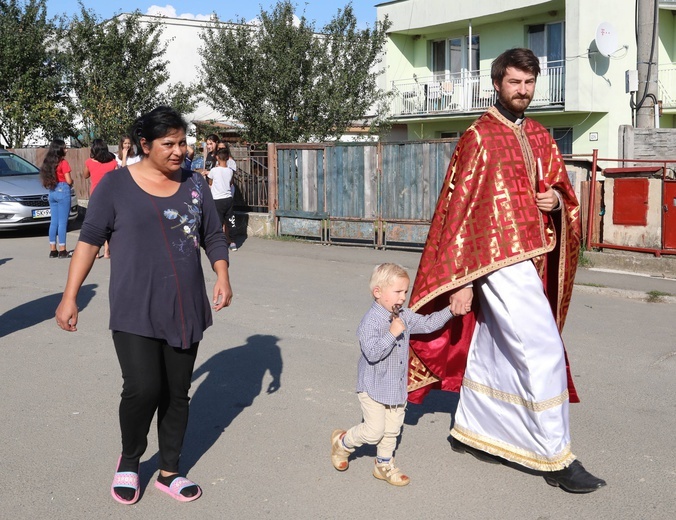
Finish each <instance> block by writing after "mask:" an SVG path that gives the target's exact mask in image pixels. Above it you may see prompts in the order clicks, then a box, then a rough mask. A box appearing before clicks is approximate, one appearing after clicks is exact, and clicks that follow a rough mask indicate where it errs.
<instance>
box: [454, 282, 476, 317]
mask: <svg viewBox="0 0 676 520" xmlns="http://www.w3.org/2000/svg"><path fill="white" fill-rule="evenodd" d="M473 297H474V290H473V289H472V287H471V286H470V287H462V288H460V289H456V290H455V291H453V292H451V296H450V298H449V302H450V304H451V305H450V307H451V312H452V313H453V316H464V315H465V314H467V313H468V312H469V311H470V310H472V298H473Z"/></svg>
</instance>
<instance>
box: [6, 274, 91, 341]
mask: <svg viewBox="0 0 676 520" xmlns="http://www.w3.org/2000/svg"><path fill="white" fill-rule="evenodd" d="M97 287H98V285H97V284H89V285H83V286H82V288H81V289H80V292H79V293H78V296H77V304H78V307H79V309H80V311H82V310H83V309H85V308H86V307H87V305H89V302H90V301H91V300H92V298H93V297H94V295H95V294H96V288H97ZM60 302H61V293H57V294H50V295H49V296H43V297H42V298H38V299H37V300H33V301H31V302H26V303H23V304H21V305H19V306H18V307H14V308H13V309H10V310H8V311H7V312H5V313H4V314H3V315H2V316H0V338H2V337H4V336H7V335H8V334H11V333H12V332H17V331H19V330H22V329H27V328H29V327H32V326H33V325H37V324H38V323H42V322H43V321H46V320H52V319H54V312H55V311H56V308H57V307H58V305H59V303H60ZM54 328H55V329H56V325H54Z"/></svg>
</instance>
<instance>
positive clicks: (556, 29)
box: [528, 22, 566, 74]
mask: <svg viewBox="0 0 676 520" xmlns="http://www.w3.org/2000/svg"><path fill="white" fill-rule="evenodd" d="M528 48H529V49H530V50H532V51H533V52H534V53H535V55H536V56H537V57H538V59H539V60H540V68H541V69H542V72H543V74H546V70H547V68H550V67H562V66H563V65H564V62H565V56H566V52H565V32H564V24H563V22H554V23H548V24H540V25H530V26H529V27H528Z"/></svg>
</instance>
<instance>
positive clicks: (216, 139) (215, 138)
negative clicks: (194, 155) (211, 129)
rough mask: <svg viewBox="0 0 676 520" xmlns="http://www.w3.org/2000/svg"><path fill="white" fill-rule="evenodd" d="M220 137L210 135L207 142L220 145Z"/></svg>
mask: <svg viewBox="0 0 676 520" xmlns="http://www.w3.org/2000/svg"><path fill="white" fill-rule="evenodd" d="M219 140H220V139H219V137H218V136H217V135H216V134H209V135H208V136H207V138H206V139H205V141H213V142H214V143H216V144H218V141H219Z"/></svg>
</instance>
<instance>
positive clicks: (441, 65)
mask: <svg viewBox="0 0 676 520" xmlns="http://www.w3.org/2000/svg"><path fill="white" fill-rule="evenodd" d="M479 47H480V45H479V36H478V35H473V36H472V44H471V46H470V43H469V36H465V37H461V38H449V39H447V40H440V41H436V42H432V44H431V51H432V59H431V68H432V73H433V74H434V77H435V79H437V80H450V79H454V78H460V77H461V75H462V73H463V72H467V71H471V74H472V75H477V74H478V73H479V56H480V52H479Z"/></svg>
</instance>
